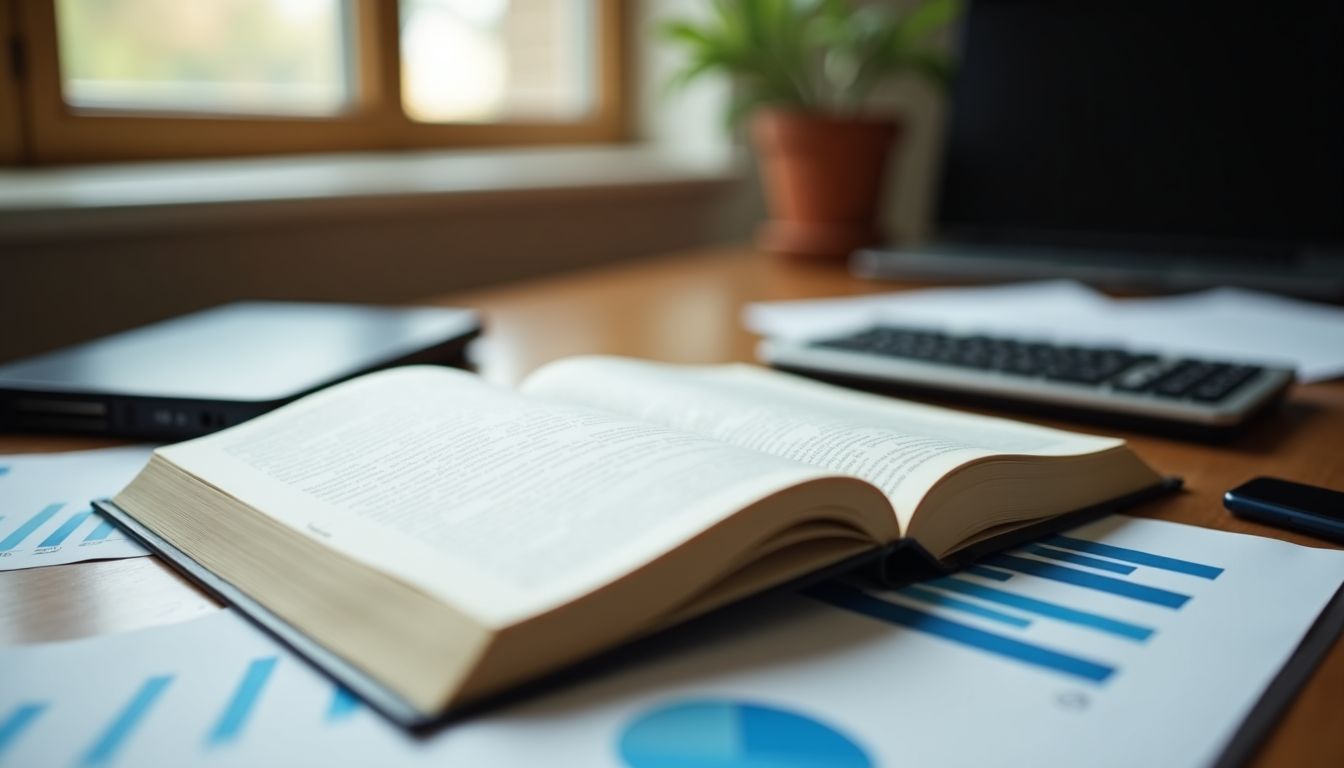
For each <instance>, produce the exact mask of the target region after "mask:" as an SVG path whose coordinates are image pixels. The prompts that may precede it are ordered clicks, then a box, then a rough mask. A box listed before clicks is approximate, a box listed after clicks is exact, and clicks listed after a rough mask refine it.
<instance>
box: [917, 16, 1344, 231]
mask: <svg viewBox="0 0 1344 768" xmlns="http://www.w3.org/2000/svg"><path fill="white" fill-rule="evenodd" d="M972 6H973V7H970V8H969V9H968V14H967V19H966V23H965V26H964V28H963V30H962V37H961V49H962V52H961V63H960V66H959V70H958V73H957V79H956V81H955V85H954V90H953V93H952V117H951V121H952V122H951V129H950V133H949V135H948V146H947V148H946V149H947V155H946V158H945V161H944V170H943V174H944V175H943V182H942V194H941V203H940V209H939V220H940V227H941V231H942V234H943V236H944V237H946V238H950V239H970V240H979V241H989V242H995V241H1016V242H1036V243H1041V244H1065V245H1068V244H1074V245H1080V244H1087V245H1103V246H1129V247H1140V248H1143V247H1148V246H1151V247H1154V248H1164V249H1166V248H1172V247H1177V248H1181V247H1184V250H1190V251H1199V250H1201V249H1207V250H1216V251H1218V252H1219V253H1220V254H1223V255H1226V254H1227V249H1228V248H1229V247H1231V248H1232V249H1233V250H1236V249H1237V248H1239V247H1244V246H1253V247H1254V248H1253V249H1252V250H1255V251H1258V252H1263V249H1261V246H1264V247H1266V248H1269V249H1277V250H1285V251H1286V250H1287V249H1285V248H1284V246H1299V245H1303V244H1327V245H1331V244H1334V245H1337V244H1338V243H1340V242H1344V3H1339V2H1335V1H1334V0H1307V1H1304V2H1293V3H1249V2H1211V1H1209V0H1198V1H1194V2H1173V1H1172V0H1128V1H1123V0H1093V1H1091V2H1085V3H1080V2H1068V1H1067V0H1058V1H1053V2H1052V1H1048V0H1031V1H1026V0H1021V1H1019V0H981V1H980V2H975V3H973V4H972Z"/></svg>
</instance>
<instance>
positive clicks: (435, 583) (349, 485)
mask: <svg viewBox="0 0 1344 768" xmlns="http://www.w3.org/2000/svg"><path fill="white" fill-rule="evenodd" d="M162 454H163V455H164V456H165V457H166V458H167V459H169V460H171V461H172V462H174V463H175V464H177V465H178V466H179V467H181V468H183V469H185V470H186V471H188V472H190V473H192V474H194V475H196V476H197V477H201V478H203V479H205V480H207V481H208V482H210V483H212V484H214V485H216V486H217V487H219V488H220V489H221V490H223V491H224V492H226V493H228V494H231V495H233V496H235V497H236V498H238V499H240V500H242V501H243V502H245V503H247V504H249V505H251V506H252V507H254V508H256V509H258V510H262V511H264V512H265V513H267V514H268V515H270V516H272V517H275V518H276V519H278V520H280V521H281V522H283V523H285V524H287V525H289V526H291V527H292V528H294V529H296V530H298V531H301V532H303V533H304V534H306V535H308V536H311V537H314V538H318V539H320V540H321V541H323V543H325V544H327V545H329V546H331V547H333V548H335V549H337V550H338V551H341V552H343V553H345V554H347V555H349V556H351V557H353V558H355V559H357V560H359V561H362V562H365V563H367V564H369V565H371V566H373V567H376V568H378V569H380V570H383V571H385V572H388V573H390V574H392V575H394V576H398V577H400V578H402V579H403V580H405V581H407V582H409V583H411V584H414V585H416V586H418V587H420V588H422V589H425V590H428V591H430V592H431V593H434V594H438V595H440V596H441V597H443V598H444V599H446V600H448V601H450V602H451V603H453V604H454V605H457V606H459V607H461V608H464V609H466V610H468V611H470V612H471V613H473V614H474V615H477V616H480V617H482V618H484V619H487V620H490V619H493V620H497V621H499V622H501V623H503V622H507V621H509V620H512V619H516V618H518V617H521V616H525V615H529V614H532V613H535V612H536V611H539V610H542V609H543V608H545V607H547V606H553V605H556V604H559V603H560V602H563V601H565V600H568V599H573V598H574V597H577V596H580V595H582V594H585V593H586V592H588V591H591V590H592V589H594V588H596V587H597V586H600V585H602V584H604V583H606V582H608V581H610V580H612V579H614V578H616V577H617V576H619V575H621V574H623V573H625V572H627V571H629V570H631V569H633V568H634V567H636V566H638V565H640V564H642V563H644V562H646V561H648V560H650V559H652V558H654V557H656V556H657V555H659V554H661V553H663V552H667V551H670V550H672V549H674V548H675V547H677V546H678V545H680V544H681V543H683V542H685V541H686V540H687V539H689V538H690V537H692V536H694V535H696V534H698V533H700V532H702V531H703V530H705V529H706V528H708V527H710V526H711V525H713V524H714V523H716V522H718V521H720V520H722V519H725V518H727V517H729V516H730V515H731V514H732V513H733V512H735V511H737V510H738V509H740V508H741V507H744V506H746V505H748V504H750V503H752V502H754V501H756V500H759V499H761V498H764V497H765V496H768V495H770V494H772V493H775V492H777V491H779V490H781V489H784V488H786V487H788V486H790V485H793V484H795V483H797V482H801V481H804V480H808V479H812V478H816V477H821V476H826V475H829V474H833V473H826V472H819V471H817V470H815V469H813V468H810V467H806V466H803V465H801V464H797V463H795V462H792V461H788V460H781V459H779V458H777V457H773V456H768V455H765V454H761V453H756V452H753V451H747V450H742V449H740V448H736V447H733V446H730V445H725V444H723V443H720V442H717V441H714V440H712V439H709V438H706V437H702V436H697V435H693V434H687V433H684V432H678V431H674V430H671V429H668V428H665V427H660V426H656V425H651V424H644V423H639V422H635V421H632V420H630V419H628V418H624V417H620V416H614V415H611V414H609V413H603V412H600V411H597V410H594V409H591V408H585V407H574V406H560V407H557V406H555V405H552V404H546V403H542V402H538V401H534V400H530V399H528V398H524V397H521V396H519V395H518V394H516V393H513V392H510V391H507V390H503V389H499V388H496V387H493V386H491V385H488V384H485V383H484V382H482V381H481V380H480V379H479V378H477V377H475V376H474V375H471V374H468V373H465V372H461V371H453V370H449V369H444V368H432V367H415V368H401V369H394V370H392V371H388V372H384V373H378V374H373V375H371V376H366V377H362V378H360V379H357V380H355V381H352V382H349V383H346V384H343V385H339V386H337V387H334V388H332V389H330V390H327V391H325V392H323V393H320V394H318V395H315V396H312V397H309V398H305V399H304V400H302V401H300V402H298V403H296V404H294V405H291V406H288V407H286V408H283V409H281V410H279V411H276V412H274V413H272V414H268V415H266V416H262V417H260V418H258V419H255V420H253V421H251V422H248V423H247V424H244V425H242V426H240V427H237V428H234V429H230V430H228V431H225V432H222V433H218V434H216V435H212V436H209V437H205V438H200V439H198V440H194V441H191V442H188V443H183V444H180V445H176V446H172V447H168V448H165V449H162Z"/></svg>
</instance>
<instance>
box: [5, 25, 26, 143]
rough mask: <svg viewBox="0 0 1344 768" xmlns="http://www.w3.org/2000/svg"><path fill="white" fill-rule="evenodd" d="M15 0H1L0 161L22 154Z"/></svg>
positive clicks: (21, 109) (21, 107)
mask: <svg viewBox="0 0 1344 768" xmlns="http://www.w3.org/2000/svg"><path fill="white" fill-rule="evenodd" d="M17 3H18V0H0V163H17V162H19V160H21V159H22V158H23V122H22V119H21V117H20V116H21V115H22V114H23V104H22V101H21V97H20V92H19V73H18V71H17V70H16V64H17V61H18V49H16V48H15V47H14V46H17V45H18V37H17V34H18V32H17V29H16V22H17V19H18V5H17Z"/></svg>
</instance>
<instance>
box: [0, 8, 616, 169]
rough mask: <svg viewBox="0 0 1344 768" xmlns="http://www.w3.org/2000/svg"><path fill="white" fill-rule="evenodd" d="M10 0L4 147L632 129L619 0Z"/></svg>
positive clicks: (421, 138) (536, 137) (56, 158)
mask: <svg viewBox="0 0 1344 768" xmlns="http://www.w3.org/2000/svg"><path fill="white" fill-rule="evenodd" d="M0 4H3V5H0V7H3V9H4V11H5V13H3V14H0V32H4V33H5V36H6V37H10V36H11V35H13V36H15V39H16V40H18V41H21V43H22V45H21V47H20V48H19V49H17V54H18V55H16V57H15V58H16V60H18V61H20V62H21V65H22V66H21V67H19V71H18V72H17V73H16V74H15V75H14V76H13V77H11V78H7V79H5V80H0V109H4V110H5V111H6V112H7V113H9V114H10V115H11V117H10V119H8V120H6V119H5V118H3V117H0V161H14V160H16V159H26V160H31V161H35V162H66V161H91V160H108V159H139V158H155V157H192V156H208V155H230V154H257V153H267V152H299V151H335V150H344V149H379V148H403V147H428V146H464V145H482V144H522V143H567V142H584V141H612V140H617V139H620V138H622V133H623V121H622V119H621V118H622V114H623V113H622V109H621V103H620V101H621V100H620V96H621V82H620V74H621V68H620V66H619V62H620V60H621V51H620V49H619V44H620V42H621V34H620V30H621V19H620V18H619V14H620V10H621V5H622V4H621V3H620V1H619V0H400V2H397V0H190V2H184V0H0ZM6 26H8V27H9V29H8V30H6V29H5V27H6ZM6 107H7V108H8V109H5V108H6Z"/></svg>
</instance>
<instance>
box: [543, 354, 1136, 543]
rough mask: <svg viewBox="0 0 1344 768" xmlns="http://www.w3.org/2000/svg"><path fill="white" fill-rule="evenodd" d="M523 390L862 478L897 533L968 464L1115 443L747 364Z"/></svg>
mask: <svg viewBox="0 0 1344 768" xmlns="http://www.w3.org/2000/svg"><path fill="white" fill-rule="evenodd" d="M522 390H523V391H524V392H527V393H530V394H533V395H536V396H538V397H547V398H551V399H554V400H556V401H563V402H567V403H576V404H585V405H591V406H595V407H601V408H605V409H609V410H611V411H613V412H616V413H621V414H624V415H626V416H629V417H632V418H637V419H640V420H644V421H650V422H654V423H658V424H662V425H664V426H668V427H671V428H675V429H681V430H687V431H692V432H697V433H699V434H705V435H711V436H713V437H715V438H717V439H719V440H723V441H724V442H728V443H731V444H733V445H737V446H740V447H742V448H747V449H750V450H753V451H760V452H763V453H769V454H772V455H775V456H779V457H783V458H789V459H793V460H795V461H799V462H802V463H805V464H809V465H812V466H816V467H822V468H825V469H829V470H832V471H835V472H842V473H846V474H851V475H855V476H857V477H861V478H863V479H865V480H867V481H869V482H871V483H873V484H874V485H876V486H877V487H878V488H881V489H882V491H883V492H884V493H886V494H887V497H888V498H889V499H890V500H891V502H892V505H893V506H894V507H895V508H896V513H897V517H898V519H899V521H900V524H901V529H902V531H904V530H906V529H907V527H908V526H909V523H910V515H911V514H912V513H913V511H914V509H915V507H916V506H917V505H918V503H919V500H920V499H921V498H923V496H924V494H925V493H926V492H927V491H928V489H929V488H930V487H932V485H933V484H934V483H935V482H937V481H938V480H939V479H940V478H941V477H943V476H944V475H945V474H947V473H948V472H950V471H951V470H953V469H955V468H956V467H958V466H961V465H962V464H965V463H966V462H968V461H972V460H975V459H979V458H984V457H988V456H994V455H999V454H1026V455H1036V456H1069V455H1077V454H1084V453H1090V452H1094V451H1102V450H1106V449H1109V448H1113V447H1115V446H1118V445H1121V444H1122V441H1120V440H1117V439H1114V438H1102V437H1093V436H1090V435H1081V434H1075V433H1072V432H1064V431H1061V430H1055V429H1047V428H1045V427H1037V426H1034V425H1030V424H1022V423H1019V422H1015V421H1009V420H1007V419H996V418H991V417H986V416H976V415H972V414H967V413H961V412H959V411H953V410H948V409H944V408H936V407H933V406H926V405H919V404H916V403H910V402H906V401H902V400H895V399H891V398H886V397H881V396H878V395H871V394H867V393H862V392H855V391H850V390H845V389H842V388H840V387H834V386H830V385H826V384H821V383H818V382H814V381H810V380H807V379H803V378H801V377H797V376H791V375H788V374H783V373H778V372H774V371H769V370H767V369H764V368H760V367H758V366H749V365H723V366H699V367H689V366H676V365H664V364H659V363H650V362H644V361H638V360H629V359H622V358H607V357H586V358H570V359H568V360H562V361H559V362H557V363H552V364H550V365H548V366H546V367H544V368H542V369H541V370H539V371H537V372H536V373H534V374H533V375H532V376H530V377H529V378H528V379H527V381H525V382H524V383H523V386H522Z"/></svg>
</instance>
